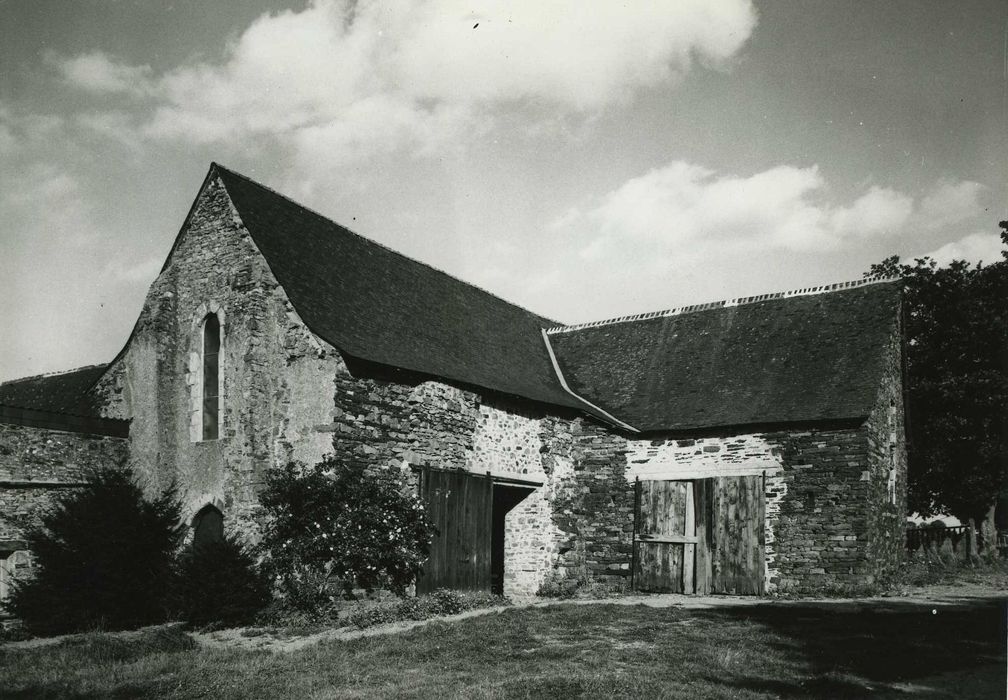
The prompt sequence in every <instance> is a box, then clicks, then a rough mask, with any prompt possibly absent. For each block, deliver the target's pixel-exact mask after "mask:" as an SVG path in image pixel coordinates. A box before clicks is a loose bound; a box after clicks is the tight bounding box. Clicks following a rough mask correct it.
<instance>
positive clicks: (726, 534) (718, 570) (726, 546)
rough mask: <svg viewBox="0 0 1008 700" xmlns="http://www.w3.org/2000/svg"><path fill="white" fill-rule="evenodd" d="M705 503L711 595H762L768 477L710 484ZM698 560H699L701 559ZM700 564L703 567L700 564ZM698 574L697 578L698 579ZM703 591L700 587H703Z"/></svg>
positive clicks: (722, 479) (706, 567)
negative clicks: (766, 480) (766, 485)
mask: <svg viewBox="0 0 1008 700" xmlns="http://www.w3.org/2000/svg"><path fill="white" fill-rule="evenodd" d="M706 481H707V484H706V485H705V487H704V491H705V493H704V498H703V500H702V503H703V505H702V506H701V508H702V509H703V510H705V511H706V512H705V513H704V514H703V515H702V516H701V519H703V520H704V540H706V542H705V543H704V544H705V545H706V546H705V547H704V548H705V549H706V555H707V557H709V562H704V563H703V567H704V572H705V573H704V575H705V576H709V577H710V579H709V581H710V583H709V590H710V592H712V593H731V594H736V595H758V594H761V593H763V592H764V589H765V576H764V569H765V563H764V560H765V556H766V555H765V552H764V542H765V534H764V515H765V512H766V498H765V496H764V486H763V476H762V475H756V476H733V477H718V478H715V479H708V480H706ZM698 559H699V557H698ZM698 566H699V565H698ZM699 578H700V577H699V575H698V579H699ZM698 587H699V586H698Z"/></svg>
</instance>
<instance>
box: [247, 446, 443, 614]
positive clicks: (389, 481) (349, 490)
mask: <svg viewBox="0 0 1008 700" xmlns="http://www.w3.org/2000/svg"><path fill="white" fill-rule="evenodd" d="M259 500H260V503H261V504H262V505H263V507H264V509H265V511H266V514H267V518H266V525H265V528H264V532H263V539H262V546H263V547H264V549H265V552H266V559H267V561H268V562H269V565H270V567H271V570H272V572H273V574H274V576H275V578H276V581H277V583H278V584H279V585H280V588H281V590H282V591H283V592H284V593H285V594H286V595H287V596H288V598H289V599H291V602H292V603H294V604H295V606H308V605H312V604H317V602H318V600H319V599H321V598H324V596H325V594H326V591H325V589H326V588H327V585H328V582H329V581H332V580H335V581H336V582H337V586H338V588H339V589H342V591H343V592H344V593H345V594H349V593H350V592H351V591H352V589H353V588H355V587H360V588H364V589H366V590H372V589H376V588H387V589H389V590H392V591H395V592H397V593H400V594H401V593H403V592H405V589H406V587H407V586H409V585H410V583H411V582H412V581H413V580H414V579H415V578H416V576H417V575H418V574H419V573H420V571H421V566H422V564H423V562H424V561H425V560H426V558H427V555H428V553H429V547H430V542H431V538H432V535H433V527H432V525H431V523H430V521H429V519H428V518H427V515H426V513H425V512H424V507H423V504H422V503H421V502H420V499H419V498H418V497H417V496H416V495H415V494H414V493H412V491H411V489H410V488H409V487H408V485H407V484H406V481H405V479H404V477H403V476H402V475H401V474H400V473H399V472H396V471H393V470H386V471H380V472H368V471H366V470H364V469H363V468H362V467H356V466H348V465H345V464H342V463H340V462H338V461H337V460H336V459H335V458H334V457H332V456H328V457H326V458H325V459H324V460H323V461H322V462H320V463H318V464H316V465H314V466H313V467H303V466H300V465H298V464H295V463H291V464H288V465H287V466H286V467H284V468H282V469H277V470H275V471H274V472H272V473H271V474H270V475H269V476H268V477H267V483H266V488H265V489H264V491H263V493H262V494H261V495H260V497H259Z"/></svg>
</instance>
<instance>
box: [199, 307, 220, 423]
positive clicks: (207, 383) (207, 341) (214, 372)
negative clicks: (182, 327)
mask: <svg viewBox="0 0 1008 700" xmlns="http://www.w3.org/2000/svg"><path fill="white" fill-rule="evenodd" d="M220 337H221V336H220V321H218V320H217V315H216V314H209V315H208V316H207V317H206V320H204V321H203V439H204V440H216V439H217V437H218V434H219V423H220V420H219V419H220V416H219V415H218V414H219V411H220V379H219V374H220V372H219V368H220V364H219V361H218V357H219V356H220Z"/></svg>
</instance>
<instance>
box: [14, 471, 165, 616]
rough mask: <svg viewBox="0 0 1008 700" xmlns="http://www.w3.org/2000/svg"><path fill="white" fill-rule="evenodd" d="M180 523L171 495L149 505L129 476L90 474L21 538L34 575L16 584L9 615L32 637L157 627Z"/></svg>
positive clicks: (124, 474)
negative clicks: (83, 484) (85, 485)
mask: <svg viewBox="0 0 1008 700" xmlns="http://www.w3.org/2000/svg"><path fill="white" fill-rule="evenodd" d="M180 517H181V506H180V505H179V502H178V500H177V499H176V497H175V490H174V488H169V489H168V490H167V491H165V492H164V493H162V494H161V495H160V496H158V497H157V498H155V499H154V500H148V499H146V498H145V497H144V494H143V491H142V490H141V489H140V487H139V486H137V485H136V483H135V481H134V479H133V474H132V472H131V471H129V470H125V469H121V470H120V469H111V470H105V471H100V472H97V473H96V474H94V475H93V476H92V478H91V479H90V485H89V487H88V488H84V489H81V490H76V491H73V492H71V493H69V494H66V495H63V496H61V497H59V498H58V499H57V500H56V502H55V504H54V506H53V507H52V508H51V509H49V510H48V511H46V512H44V513H43V514H42V516H41V519H40V524H39V525H38V526H37V527H35V528H32V529H31V530H29V532H28V533H27V536H26V539H27V542H28V548H29V549H30V550H31V551H32V556H33V559H34V576H33V577H32V578H30V579H28V580H27V581H21V582H18V583H16V584H15V586H14V591H13V594H12V596H11V598H10V601H9V603H8V606H7V607H8V609H9V610H10V612H11V613H12V614H13V615H14V616H16V617H19V618H21V619H22V620H23V622H24V624H25V626H26V627H27V628H28V629H29V630H30V631H31V632H33V633H36V634H58V633H63V632H72V631H79V630H87V629H94V628H106V629H125V628H130V627H139V626H141V625H146V624H151V623H155V622H161V621H163V620H164V619H165V618H166V614H167V607H168V602H169V594H170V587H171V580H172V573H173V568H174V567H173V561H174V557H175V552H176V550H177V549H178V546H179V544H180V542H181V540H182V535H183V532H184V528H183V526H182V525H180V522H179V521H180Z"/></svg>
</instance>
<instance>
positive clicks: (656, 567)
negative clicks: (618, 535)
mask: <svg viewBox="0 0 1008 700" xmlns="http://www.w3.org/2000/svg"><path fill="white" fill-rule="evenodd" d="M763 491H764V488H763V477H762V475H756V476H741V477H739V476H735V477H717V478H713V479H698V480H696V481H639V482H637V492H636V493H637V514H636V525H635V529H634V564H633V566H634V571H633V574H634V588H635V589H637V590H641V591H654V592H662V593H700V594H703V593H733V594H739V595H745V594H760V593H763V590H764V556H765V555H764V548H763V544H764V513H765V507H766V506H765V499H764V493H763Z"/></svg>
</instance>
